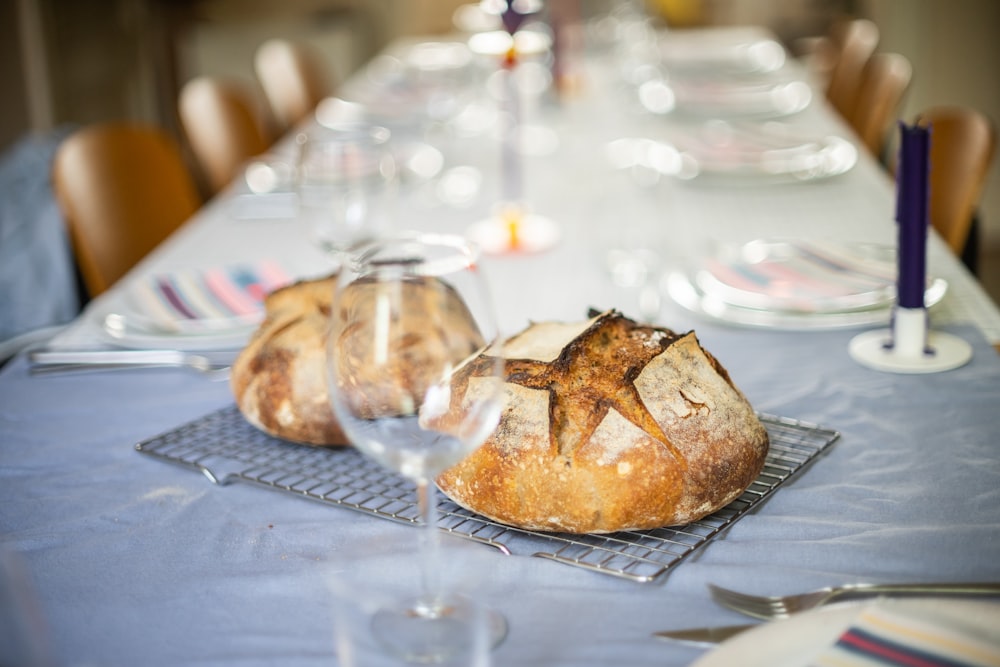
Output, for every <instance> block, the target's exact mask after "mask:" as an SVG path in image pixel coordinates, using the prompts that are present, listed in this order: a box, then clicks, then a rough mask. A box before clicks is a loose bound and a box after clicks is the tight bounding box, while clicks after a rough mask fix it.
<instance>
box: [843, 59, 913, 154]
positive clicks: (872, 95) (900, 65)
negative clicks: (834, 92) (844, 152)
mask: <svg viewBox="0 0 1000 667" xmlns="http://www.w3.org/2000/svg"><path fill="white" fill-rule="evenodd" d="M912 77H913V68H912V66H911V65H910V61H909V60H908V59H907V58H906V57H905V56H902V55H900V54H898V53H876V54H875V55H873V56H872V57H871V60H869V61H868V65H867V66H866V67H865V72H864V77H863V79H862V82H861V89H860V91H859V93H858V101H857V105H856V106H855V109H854V113H853V114H851V117H850V118H849V119H848V121H849V123H850V125H851V127H852V128H854V131H855V132H856V133H857V135H858V138H859V139H861V143H862V144H863V145H864V146H865V147H866V148H867V149H868V151H869V152H870V153H871V154H872V155H874V156H875V157H876V159H878V158H881V157H882V152H883V149H884V147H885V140H886V136H887V134H888V132H889V129H890V127H891V126H892V124H893V121H894V120H895V119H896V117H897V116H896V111H897V109H899V105H900V102H902V100H903V95H904V94H905V93H906V89H907V88H909V86H910V80H911V79H912Z"/></svg>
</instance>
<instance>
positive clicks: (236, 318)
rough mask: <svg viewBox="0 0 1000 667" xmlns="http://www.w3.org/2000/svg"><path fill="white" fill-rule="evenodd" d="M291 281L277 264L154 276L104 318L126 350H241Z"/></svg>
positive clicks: (111, 334)
mask: <svg viewBox="0 0 1000 667" xmlns="http://www.w3.org/2000/svg"><path fill="white" fill-rule="evenodd" d="M290 280H291V279H290V277H289V275H288V273H287V272H286V271H285V270H284V269H283V268H282V267H280V266H278V265H277V264H275V263H273V262H260V263H256V264H245V265H233V266H225V267H213V268H207V269H194V268H190V269H179V270H176V271H170V272H164V273H157V274H151V275H148V276H145V277H144V278H142V279H139V280H137V281H136V282H135V283H134V284H133V285H131V286H130V287H129V289H127V290H126V291H125V292H123V293H122V294H121V295H120V296H119V298H117V299H115V300H113V301H112V302H110V304H109V306H108V308H107V309H105V310H103V311H102V312H100V313H99V314H98V317H99V319H100V322H101V326H102V329H103V331H104V333H105V334H106V336H107V337H109V338H110V339H111V340H112V341H113V342H114V343H116V344H118V345H121V346H124V347H135V348H156V347H169V348H171V349H183V350H208V349H228V348H237V347H241V346H242V345H244V344H245V343H246V340H247V338H248V337H249V335H250V333H251V332H252V331H253V330H254V329H255V328H256V327H257V326H258V325H259V324H260V322H261V321H262V319H263V317H264V299H265V297H266V296H267V295H268V294H269V293H270V292H272V291H274V290H275V289H277V288H279V287H281V286H283V285H286V284H288V283H289V282H290Z"/></svg>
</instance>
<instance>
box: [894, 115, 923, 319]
mask: <svg viewBox="0 0 1000 667" xmlns="http://www.w3.org/2000/svg"><path fill="white" fill-rule="evenodd" d="M899 128H900V133H901V137H900V145H899V167H898V170H897V171H896V222H897V223H898V224H897V229H898V234H899V245H898V248H897V259H898V267H899V274H898V277H897V279H896V293H897V303H898V305H899V306H900V307H902V308H923V307H924V289H925V288H926V285H927V209H928V206H927V199H928V187H927V181H928V172H929V168H930V164H929V159H928V158H929V152H930V151H929V148H930V130H929V129H928V128H926V127H920V126H919V125H913V126H908V125H906V124H904V123H902V122H900V123H899Z"/></svg>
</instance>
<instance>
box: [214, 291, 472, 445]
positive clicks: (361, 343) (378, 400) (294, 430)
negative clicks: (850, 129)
mask: <svg viewBox="0 0 1000 667" xmlns="http://www.w3.org/2000/svg"><path fill="white" fill-rule="evenodd" d="M335 281H336V278H335V277H334V276H330V277H327V278H322V279H317V280H307V281H302V282H299V283H296V284H294V285H290V286H288V287H285V288H282V289H280V290H277V291H275V292H273V293H272V294H270V295H269V296H268V297H267V299H266V301H265V304H264V305H265V309H266V315H265V318H264V321H263V322H262V323H261V325H260V327H259V328H258V329H257V331H256V332H255V333H254V335H253V337H252V338H251V339H250V341H249V343H248V344H247V346H246V347H245V348H244V349H243V350H242V352H241V353H240V355H239V356H238V357H237V359H236V362H235V363H234V364H233V369H232V374H231V376H230V385H231V388H232V391H233V395H234V396H235V397H236V404H237V406H238V407H239V409H240V411H241V412H242V413H243V415H244V416H245V417H246V419H247V421H249V422H250V423H251V424H253V425H254V426H256V427H258V428H260V429H261V430H263V431H265V432H267V433H269V434H271V435H274V436H276V437H279V438H283V439H285V440H292V441H295V442H301V443H306V444H312V445H346V444H348V443H349V440H348V438H347V436H346V435H345V434H344V433H343V431H342V430H341V428H340V425H339V424H338V423H337V420H336V417H335V416H334V414H333V410H332V409H331V407H330V400H329V392H328V389H327V378H326V374H327V370H326V369H327V338H328V334H329V327H330V311H331V308H332V303H333V292H334V288H335ZM352 287H356V289H352V290H351V291H350V292H349V293H348V295H347V296H345V298H344V299H343V300H342V302H341V305H342V309H343V317H342V318H341V319H342V320H343V321H345V322H347V328H349V329H351V330H352V331H353V332H354V333H355V334H356V335H354V336H341V337H340V338H339V340H340V341H341V342H340V345H339V346H338V348H337V349H338V352H339V353H340V354H341V357H340V359H341V362H342V363H348V364H353V366H354V374H353V376H352V382H354V383H355V384H356V385H357V386H358V387H360V388H361V389H363V390H364V389H367V391H362V392H361V393H362V394H363V396H364V398H363V400H362V403H363V405H359V406H355V407H357V408H358V410H359V414H363V415H364V414H375V413H379V414H385V413H386V412H388V411H392V410H396V411H397V412H399V409H398V406H399V405H400V404H401V402H402V403H406V402H407V400H409V401H410V403H412V402H413V401H414V400H416V399H414V398H413V397H415V396H422V395H423V393H424V391H425V390H426V387H427V386H428V384H429V382H430V379H429V378H428V374H429V373H431V372H434V371H437V370H438V369H437V366H436V365H435V364H434V361H433V360H431V359H429V358H428V355H431V356H433V355H434V354H435V353H437V354H438V355H439V356H440V355H448V357H449V358H452V359H464V358H466V357H468V356H469V355H471V354H473V353H474V352H475V351H476V350H478V349H480V348H481V347H482V346H483V341H482V336H481V335H480V334H479V331H478V329H477V328H476V325H475V322H474V321H473V319H472V317H471V315H470V314H469V312H468V310H467V309H466V307H465V305H464V304H463V303H462V301H461V300H460V299H459V297H458V295H457V294H456V293H455V291H454V290H453V289H452V288H451V287H449V286H448V285H446V284H445V283H443V282H441V281H439V280H436V279H433V278H427V279H414V280H412V281H407V282H406V283H403V284H402V285H398V286H395V287H393V286H389V285H387V284H374V283H368V284H362V283H356V284H355V285H352ZM386 290H390V291H393V293H392V294H387V293H386ZM396 290H398V292H396ZM379 295H382V296H389V297H390V300H392V302H393V304H394V308H398V312H395V315H396V319H394V320H393V322H394V323H395V324H399V325H400V328H399V329H398V330H396V329H394V331H399V332H400V333H399V338H398V340H396V342H395V343H396V344H395V347H396V349H402V350H404V353H403V354H401V355H400V356H399V357H398V358H394V359H393V360H392V362H393V363H390V364H389V365H386V364H381V365H379V366H378V367H377V369H376V365H375V364H374V363H373V362H372V360H371V346H370V341H371V340H372V338H373V337H374V334H373V333H372V332H371V331H370V328H371V326H372V324H371V321H370V320H368V319H366V318H365V317H364V316H363V315H354V314H353V313H354V312H357V313H362V314H363V313H367V312H371V308H372V305H371V303H372V301H373V300H374V299H377V298H379ZM435 322H438V323H439V322H443V323H444V324H443V325H437V324H434V323H435ZM438 326H440V327H441V328H435V327H438ZM414 332H415V333H414ZM421 336H424V338H421ZM417 339H420V341H419V342H420V344H419V345H418V344H417V342H418V340H417ZM425 339H427V340H430V341H433V342H434V343H436V344H437V346H438V348H441V349H438V348H434V349H432V350H431V351H428V350H429V349H430V348H431V346H430V345H428V344H427V340H425ZM407 343H412V344H411V345H409V346H408V345H407ZM408 349H409V350H413V352H412V353H407V352H405V351H406V350H408ZM417 351H419V352H420V356H418V355H417ZM432 366H433V369H432V368H431V367H432ZM376 372H377V373H380V374H385V373H391V374H394V375H396V376H398V378H399V380H400V383H399V384H400V386H401V387H402V388H403V389H402V391H401V392H396V393H394V394H389V393H387V392H385V391H384V390H382V389H381V387H382V386H383V385H384V383H382V382H379V383H374V382H370V380H372V379H373V375H374V373H376Z"/></svg>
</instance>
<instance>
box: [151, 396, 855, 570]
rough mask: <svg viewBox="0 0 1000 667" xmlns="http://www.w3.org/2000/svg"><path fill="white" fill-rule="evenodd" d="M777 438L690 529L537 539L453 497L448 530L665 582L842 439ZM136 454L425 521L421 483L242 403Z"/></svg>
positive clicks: (444, 517)
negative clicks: (276, 428) (729, 495)
mask: <svg viewBox="0 0 1000 667" xmlns="http://www.w3.org/2000/svg"><path fill="white" fill-rule="evenodd" d="M760 417H761V421H762V422H763V424H764V426H765V427H766V428H767V430H768V433H769V434H770V437H771V448H770V452H769V453H768V456H767V461H766V463H765V465H764V469H763V470H762V471H761V473H760V475H759V476H758V477H757V479H756V480H755V481H754V482H753V484H751V485H750V487H749V488H748V489H747V490H746V491H745V492H744V493H743V494H742V495H741V496H740V497H739V498H737V499H736V500H734V501H733V502H732V503H730V504H729V505H727V506H726V507H724V508H722V509H721V510H719V511H718V512H715V513H714V514H712V515H710V516H708V517H705V518H704V519H701V520H700V521H696V522H693V523H691V524H688V525H686V526H679V527H671V528H659V529H656V530H647V531H629V532H619V533H611V534H606V535H596V534H589V535H569V534H564V533H539V532H533V531H527V530H521V529H517V528H512V527H510V526H506V525H503V524H500V523H496V522H494V521H490V520H489V519H486V518H484V517H481V516H479V515H477V514H475V513H473V512H470V511H468V510H466V509H464V508H462V507H459V506H458V505H456V504H455V503H453V502H451V501H450V500H448V499H442V500H441V501H440V503H439V510H440V526H441V528H442V529H443V530H446V531H448V532H451V533H453V534H455V535H459V536H462V537H467V538H469V539H472V540H476V541H478V542H482V543H484V544H489V545H491V546H493V547H496V548H497V549H499V550H501V551H502V552H504V553H507V554H518V555H531V556H538V557H542V558H550V559H552V560H555V561H558V562H561V563H566V564H568V565H573V566H576V567H582V568H586V569H589V570H593V571H596V572H601V573H604V574H611V575H615V576H618V577H623V578H625V579H629V580H632V581H637V582H652V581H655V580H658V579H660V578H661V577H663V576H664V575H665V574H666V573H667V572H669V571H671V570H672V569H673V568H674V567H676V566H677V565H678V564H680V563H681V562H682V561H683V560H684V559H685V558H686V557H688V556H689V555H691V553H692V552H694V551H695V550H696V549H699V548H701V547H703V546H705V544H707V543H708V542H710V541H711V540H712V539H713V538H715V537H716V536H718V535H719V534H720V533H722V532H723V531H724V530H725V529H726V528H728V527H729V526H731V525H732V524H733V522H735V521H736V520H737V519H739V518H740V517H741V516H743V515H744V514H746V513H747V512H749V511H750V510H752V509H753V508H754V507H756V506H757V505H758V504H759V503H760V502H761V501H763V500H764V499H765V498H767V497H768V496H769V495H770V494H771V493H773V492H774V491H775V489H777V488H778V487H779V486H780V485H781V484H782V483H783V482H785V481H786V480H788V479H789V478H790V477H792V476H793V475H794V474H795V473H796V472H798V471H799V470H801V469H802V468H803V466H805V465H806V464H807V463H809V462H810V461H812V460H813V459H814V458H815V457H816V456H818V455H819V454H820V453H822V452H823V451H824V450H825V449H826V448H827V447H828V446H829V445H830V444H832V443H833V442H834V441H835V440H836V439H837V438H838V437H839V435H840V434H839V433H838V432H836V431H832V430H829V429H826V428H822V427H819V426H817V425H814V424H806V423H803V422H800V421H796V420H792V419H786V418H782V417H775V416H772V415H761V416H760ZM135 448H136V450H137V451H139V452H141V453H143V454H147V455H150V456H154V457H156V458H159V459H162V460H165V461H169V462H172V463H176V464H179V465H183V466H186V467H189V468H193V469H195V470H199V471H201V472H202V473H203V474H205V475H206V476H207V477H208V478H209V479H210V480H211V481H212V482H214V483H216V484H220V485H225V484H228V483H230V482H236V481H239V482H247V483H251V484H255V485H258V486H262V487H265V488H269V489H273V490H277V491H282V492H285V493H290V494H294V495H297V496H302V497H304V498H308V499H310V500H315V501H319V502H323V503H328V504H332V505H340V506H342V507H347V508H350V509H354V510H357V511H360V512H365V513H369V514H374V515H375V516H379V517H382V518H386V519H391V520H394V521H401V522H405V523H414V524H415V523H418V522H419V520H420V517H419V511H418V509H417V501H416V490H415V488H414V486H413V484H412V483H411V482H409V481H407V480H405V479H403V478H402V477H400V476H398V475H396V474H395V473H393V472H391V471H387V470H385V469H384V468H382V467H380V466H379V465H378V464H376V463H374V462H373V461H371V460H369V459H368V458H366V457H364V456H363V455H362V454H360V453H359V452H358V451H357V450H355V449H353V448H349V447H348V448H321V447H310V446H307V445H298V444H293V443H289V442H286V441H283V440H279V439H277V438H273V437H271V436H269V435H267V434H265V433H263V432H261V431H259V430H258V429H256V428H254V427H253V426H251V425H250V424H249V423H248V422H247V421H246V420H245V419H244V418H243V415H242V414H241V413H240V412H239V410H238V409H237V408H236V406H235V405H233V406H229V407H227V408H223V409H221V410H218V411H216V412H213V413H210V414H208V415H206V416H205V417H202V418H200V419H197V420H195V421H192V422H190V423H188V424H185V425H183V426H180V427H179V428H176V429H174V430H172V431H169V432H167V433H164V434H162V435H159V436H156V437H154V438H151V439H149V440H145V441H143V442H140V443H138V444H137V445H136V446H135Z"/></svg>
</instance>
